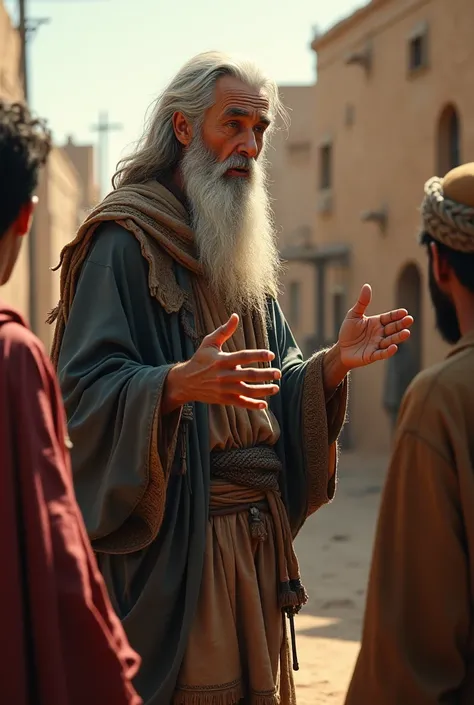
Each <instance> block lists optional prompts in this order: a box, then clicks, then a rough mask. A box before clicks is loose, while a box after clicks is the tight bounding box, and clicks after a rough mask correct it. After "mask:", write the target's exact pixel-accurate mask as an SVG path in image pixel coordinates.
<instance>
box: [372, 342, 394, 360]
mask: <svg viewBox="0 0 474 705" xmlns="http://www.w3.org/2000/svg"><path fill="white" fill-rule="evenodd" d="M397 351H398V347H397V346H396V345H389V346H388V348H384V349H381V348H379V349H378V350H376V351H375V352H374V353H372V355H371V358H370V361H371V362H379V361H380V360H388V358H389V357H393V355H395V353H396V352H397Z"/></svg>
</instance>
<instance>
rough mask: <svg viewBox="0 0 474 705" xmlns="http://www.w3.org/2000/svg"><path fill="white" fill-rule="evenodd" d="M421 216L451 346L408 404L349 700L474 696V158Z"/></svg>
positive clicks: (427, 701) (436, 700) (438, 187)
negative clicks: (443, 358) (444, 358)
mask: <svg viewBox="0 0 474 705" xmlns="http://www.w3.org/2000/svg"><path fill="white" fill-rule="evenodd" d="M422 218H423V230H422V234H421V243H422V244H423V245H424V246H425V247H426V250H427V254H428V273H429V289H430V294H431V299H432V302H433V306H434V309H435V314H436V322H437V327H438V329H439V332H440V334H441V336H442V337H443V338H444V339H445V340H446V341H447V342H448V343H451V344H452V345H453V348H452V350H451V351H450V353H449V355H448V357H447V359H446V360H444V361H443V362H441V363H440V364H437V365H435V366H433V367H431V368H430V369H427V370H425V371H423V372H422V373H421V374H419V375H418V377H416V378H415V380H414V381H413V382H412V384H411V385H410V387H409V389H408V391H407V393H406V395H405V397H404V400H403V403H402V406H401V409H400V415H399V419H398V426H397V431H396V438H395V448H394V451H393V457H392V461H391V465H390V468H389V471H388V477H387V481H386V485H385V489H384V494H383V498H382V503H381V507H380V515H379V521H378V527H377V533H376V539H375V546H374V554H373V559H372V568H371V573H370V579H369V589H368V594H367V606H366V614H365V624H364V630H363V637H362V646H361V650H360V654H359V658H358V661H357V664H356V667H355V671H354V675H353V678H352V682H351V685H350V687H349V692H348V695H347V699H346V705H435V704H436V705H438V704H441V703H443V704H445V705H454V704H456V705H468V704H469V705H471V703H474V620H473V617H474V609H473V608H474V582H473V576H474V163H473V164H465V165H463V166H460V167H457V168H456V169H453V170H452V171H450V172H449V173H448V174H447V175H446V176H445V178H444V179H439V178H437V177H435V178H432V179H430V180H429V181H428V182H427V183H426V186H425V198H424V201H423V206H422Z"/></svg>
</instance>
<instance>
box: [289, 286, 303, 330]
mask: <svg viewBox="0 0 474 705" xmlns="http://www.w3.org/2000/svg"><path fill="white" fill-rule="evenodd" d="M289 294H290V322H291V325H292V326H294V327H295V328H296V327H297V326H298V325H299V322H300V303H301V302H300V294H301V290H300V283H299V282H291V284H290V291H289Z"/></svg>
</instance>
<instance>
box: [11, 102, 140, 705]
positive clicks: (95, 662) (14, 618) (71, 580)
mask: <svg viewBox="0 0 474 705" xmlns="http://www.w3.org/2000/svg"><path fill="white" fill-rule="evenodd" d="M50 147H51V138H50V135H49V133H48V131H47V130H46V129H45V127H44V125H43V124H42V123H41V122H40V121H38V120H35V119H32V117H31V115H30V113H29V111H28V109H27V108H26V107H24V106H22V105H20V104H12V105H9V104H7V103H5V102H3V101H1V100H0V184H1V185H2V188H1V192H0V285H3V284H5V283H6V282H7V281H8V279H9V278H10V276H11V273H12V270H13V268H14V265H15V262H16V259H17V257H18V253H19V251H20V247H21V242H22V240H23V239H24V237H23V236H24V235H26V234H27V232H28V230H29V227H30V223H31V218H32V213H33V208H34V204H35V201H36V198H35V197H34V196H33V191H34V189H35V188H36V185H37V179H38V171H39V169H40V167H41V166H42V165H43V164H44V163H45V161H46V159H47V156H48V153H49V151H50ZM67 445H68V441H67V430H66V422H65V415H64V410H63V406H62V401H61V396H60V392H59V388H58V385H57V382H56V378H55V375H54V372H53V368H52V366H51V364H50V362H49V359H48V357H47V355H46V353H45V350H44V348H43V346H42V344H41V343H40V341H39V340H38V339H37V338H36V337H35V336H34V335H33V333H32V332H31V331H30V330H29V328H28V327H27V325H26V323H25V322H24V320H23V318H22V317H21V315H20V314H19V313H18V312H16V311H15V310H13V309H11V308H10V307H9V306H6V305H3V304H1V303H0V562H1V565H2V576H1V595H2V599H1V601H0V624H1V629H0V651H1V653H2V658H1V659H0V702H2V703H5V705H6V703H10V704H11V705H33V704H34V705H86V704H87V705H140V703H141V702H142V701H141V699H140V698H139V697H138V695H137V694H136V692H135V690H134V688H133V686H132V684H131V680H132V678H133V677H134V676H135V674H136V672H137V670H138V666H139V657H138V656H137V655H136V654H135V652H134V651H132V649H131V648H130V646H129V645H128V642H127V639H126V637H125V635H124V632H123V630H122V627H121V625H120V622H119V620H118V619H117V617H116V615H115V614H114V612H113V610H112V607H111V605H110V602H109V598H108V596H107V593H106V590H105V586H104V583H103V580H102V577H101V575H100V573H99V571H98V569H97V565H96V561H95V557H94V554H93V552H92V549H91V547H90V544H89V541H88V538H87V535H86V532H85V529H84V525H83V521H82V517H81V515H80V512H79V509H78V507H77V504H76V500H75V497H74V491H73V486H72V480H71V470H70V464H69V454H68V450H67Z"/></svg>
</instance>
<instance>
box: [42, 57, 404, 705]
mask: <svg viewBox="0 0 474 705" xmlns="http://www.w3.org/2000/svg"><path fill="white" fill-rule="evenodd" d="M284 116H285V112H284V109H283V106H282V105H281V102H280V100H279V96H278V89H277V87H276V85H275V83H274V82H273V81H271V80H270V79H268V78H267V77H266V76H265V75H264V74H263V73H262V72H261V71H260V69H258V68H257V67H256V66H254V65H253V64H251V63H249V62H243V61H236V60H234V59H232V58H230V57H228V56H225V55H222V54H219V53H215V52H211V53H206V54H203V55H200V56H198V57H195V58H194V59H192V60H191V61H190V62H188V63H187V64H186V65H185V66H184V67H183V69H181V71H179V73H178V74H177V76H176V77H175V78H174V79H173V80H172V81H171V83H170V85H169V86H168V88H166V90H165V91H164V93H163V94H162V96H161V97H160V99H159V100H158V102H157V104H156V107H155V110H154V112H153V114H152V116H151V119H150V124H149V126H148V128H147V130H146V132H145V134H144V136H143V139H142V141H141V142H140V144H139V146H138V149H137V150H136V152H135V153H134V154H133V155H131V156H130V158H128V159H126V160H125V162H124V163H122V165H121V168H120V169H119V171H118V173H117V174H116V177H115V179H114V182H115V186H116V190H115V191H113V192H112V193H111V194H110V195H109V196H108V197H107V198H105V200H104V202H103V203H102V204H101V205H99V206H98V207H97V208H96V210H95V211H94V212H93V213H92V214H91V215H90V216H89V217H88V219H87V220H86V222H85V223H84V224H83V226H82V227H81V228H80V230H79V233H78V235H77V237H76V239H75V240H74V241H73V243H72V244H71V245H69V246H68V247H67V248H66V250H65V251H64V252H63V256H62V271H61V285H62V286H61V302H60V305H59V307H58V309H57V311H56V312H55V315H57V316H58V326H57V328H56V335H55V343H54V347H53V360H55V361H56V362H57V363H58V369H59V376H60V381H61V387H62V392H63V396H64V399H65V404H66V410H67V413H68V418H69V431H70V435H71V439H72V442H73V445H74V447H73V450H72V462H73V469H74V475H75V487H76V492H77V497H78V500H79V503H80V506H81V508H82V511H83V514H84V517H85V521H86V525H87V528H88V531H89V536H90V538H91V540H92V543H93V546H94V548H95V550H96V552H97V554H98V558H99V563H100V567H101V569H102V572H103V574H104V576H105V578H106V582H107V585H108V588H109V591H110V594H111V596H112V599H113V602H114V605H115V607H116V609H117V611H118V613H119V614H120V616H121V617H122V619H123V624H124V626H125V629H126V632H127V634H128V636H129V638H130V641H131V643H132V645H133V646H134V647H135V648H136V649H137V651H138V652H139V654H140V655H141V657H142V668H141V670H140V672H139V674H138V677H137V681H136V682H137V687H138V690H139V692H140V694H141V695H142V696H143V698H144V700H145V701H146V703H147V704H148V705H170V703H175V705H201V704H202V705H233V704H234V703H238V702H240V701H241V700H242V699H243V698H244V699H245V702H246V703H249V704H250V703H251V704H252V705H277V704H280V703H282V704H283V705H291V703H293V702H294V688H293V680H292V673H291V665H290V667H289V663H290V658H289V655H290V654H289V647H288V640H287V638H286V627H287V621H286V619H285V614H288V615H289V616H290V617H291V618H292V617H293V615H294V614H295V613H296V612H297V611H298V610H299V608H300V607H301V606H302V605H303V604H304V602H305V601H306V593H305V591H304V588H303V586H302V584H301V582H300V575H299V569H298V562H297V560H296V556H295V553H294V550H293V543H292V542H293V538H294V537H295V536H296V534H297V532H298V531H299V529H300V528H301V526H302V525H303V523H304V521H305V520H306V518H307V516H309V514H311V513H312V512H314V511H316V509H317V508H318V507H319V506H321V505H322V504H324V503H325V502H328V501H330V499H331V498H332V497H333V495H334V490H335V470H336V440H337V437H338V434H339V431H340V429H341V426H342V423H343V420H344V414H345V399H346V382H345V378H346V373H347V371H348V370H349V369H352V368H354V367H357V366H361V365H365V364H369V363H371V362H375V361H376V360H382V359H386V358H388V357H390V356H391V355H393V354H394V353H395V352H396V351H397V344H398V343H400V342H402V341H404V340H406V339H407V338H408V337H409V334H410V333H409V331H408V330H407V326H410V325H411V323H412V320H413V319H412V318H411V317H410V316H407V312H406V311H405V310H399V311H392V312H390V313H387V314H383V315H382V316H371V317H366V316H365V315H364V314H365V310H366V308H367V306H368V304H369V301H370V287H369V286H364V287H363V289H362V291H361V294H360V298H359V301H358V302H357V304H356V305H355V306H354V307H353V308H352V309H351V311H350V312H349V314H348V315H347V317H346V320H345V322H344V323H343V325H342V328H341V333H340V337H339V342H338V344H337V345H335V346H334V347H333V348H332V349H331V350H328V351H323V352H320V353H318V354H316V355H315V356H314V357H312V358H311V359H309V360H307V361H304V360H303V358H302V355H301V353H300V351H299V350H298V347H297V345H296V343H295V341H294V339H293V336H292V334H291V331H290V330H289V328H288V325H287V323H286V321H285V319H284V317H283V314H282V312H281V309H280V308H279V306H278V303H277V300H276V296H277V290H278V277H279V258H278V251H277V246H276V241H275V235H274V229H273V226H272V218H271V210H270V202H269V197H268V193H267V190H266V171H265V153H266V146H267V143H268V139H269V135H270V134H271V130H272V128H273V127H274V125H275V122H276V121H277V120H278V118H279V117H284ZM236 314H238V315H236ZM277 392H279V394H277ZM266 399H270V402H269V403H267V401H266ZM289 624H290V626H291V625H292V622H291V621H290V623H289Z"/></svg>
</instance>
